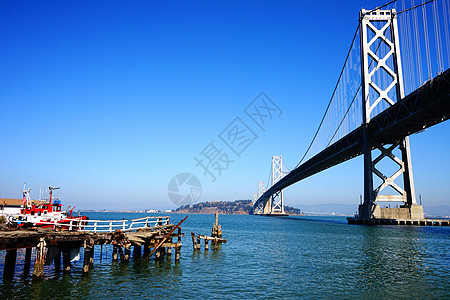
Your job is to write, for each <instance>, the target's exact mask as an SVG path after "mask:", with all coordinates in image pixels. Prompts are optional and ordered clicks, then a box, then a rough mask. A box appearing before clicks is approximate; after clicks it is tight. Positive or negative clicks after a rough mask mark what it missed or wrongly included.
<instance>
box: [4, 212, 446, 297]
mask: <svg viewBox="0 0 450 300" xmlns="http://www.w3.org/2000/svg"><path fill="white" fill-rule="evenodd" d="M87 215H88V216H89V217H90V218H91V219H122V218H126V219H132V218H138V217H141V216H145V215H148V214H131V213H123V214H118V213H90V214H87ZM171 216H172V222H173V223H177V222H178V221H179V220H181V219H182V218H183V217H184V216H185V215H178V214H172V215H171ZM213 221H214V216H213V215H189V218H188V219H187V220H186V221H185V223H184V224H183V232H184V233H185V235H186V236H185V237H184V238H183V248H182V251H181V259H180V262H179V263H175V261H174V260H173V259H174V255H172V259H164V260H161V261H154V260H153V259H151V260H150V261H147V262H144V261H141V260H137V261H135V260H133V259H131V260H130V262H128V263H120V262H118V263H113V262H112V261H111V258H110V257H111V253H112V248H111V247H103V253H102V254H103V258H102V260H100V257H99V256H100V247H97V248H96V249H95V263H94V269H93V271H92V272H91V274H90V276H89V277H86V278H83V277H82V276H81V267H82V260H81V261H79V262H77V263H76V264H75V265H74V266H73V268H72V273H71V274H69V275H63V274H55V272H54V271H53V266H50V267H48V268H47V269H46V275H45V276H46V278H45V280H44V281H43V282H40V283H32V282H31V277H30V275H28V276H23V275H22V266H21V265H20V264H21V263H20V262H18V264H17V267H16V276H15V278H14V279H13V280H12V281H10V282H3V283H1V284H0V298H10V299H12V298H56V297H58V298H59V297H62V298H74V299H75V298H77V299H78V298H82V299H94V298H105V297H108V298H122V299H129V298H142V297H158V298H175V299H178V298H180V299H186V298H204V299H209V298H221V299H222V298H224V299H235V298H244V297H246V298H265V299H273V298H330V297H335V298H346V299H356V298H372V299H380V298H400V299H406V298H419V299H420V298H422V299H423V298H427V299H428V298H440V299H445V298H446V299H450V253H449V249H450V228H448V227H407V226H405V227H390V226H373V227H366V226H356V225H347V224H346V221H345V218H343V217H285V218H273V217H262V216H234V215H221V216H220V217H219V223H220V224H221V225H222V231H223V236H224V238H226V239H227V240H228V243H227V244H224V245H223V246H222V249H221V250H220V251H217V252H214V251H212V250H210V251H209V252H206V253H205V251H204V248H203V244H202V250H201V251H200V252H198V251H197V252H194V251H193V250H192V242H191V238H190V233H191V232H195V233H199V234H207V235H210V234H211V228H212V224H213ZM21 255H23V253H19V254H18V256H19V259H18V260H20V257H21ZM3 257H4V251H2V253H1V257H0V263H1V264H2V265H1V272H3V261H4V259H3ZM0 275H1V276H2V275H3V274H0Z"/></svg>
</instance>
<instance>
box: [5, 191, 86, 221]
mask: <svg viewBox="0 0 450 300" xmlns="http://www.w3.org/2000/svg"><path fill="white" fill-rule="evenodd" d="M57 189H59V187H58V188H52V187H49V194H50V198H49V201H48V202H44V203H40V204H36V203H32V202H31V200H30V191H31V189H28V190H26V189H25V184H24V189H23V200H22V207H21V209H20V213H18V214H14V215H10V216H9V221H10V222H13V223H16V224H17V225H19V226H30V225H31V226H39V227H55V226H58V227H62V228H63V229H74V230H77V229H82V228H83V227H84V226H83V225H84V224H85V223H86V222H83V221H87V220H89V218H88V217H86V216H72V211H73V210H74V208H75V207H73V208H72V209H71V210H70V211H65V210H63V209H62V204H61V201H60V200H59V199H56V200H55V201H53V203H52V196H53V191H54V190H57Z"/></svg>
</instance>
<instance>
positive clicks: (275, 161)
mask: <svg viewBox="0 0 450 300" xmlns="http://www.w3.org/2000/svg"><path fill="white" fill-rule="evenodd" d="M282 168H283V159H282V157H281V156H280V155H275V156H272V186H273V185H274V184H275V183H277V182H278V181H279V180H280V179H281V178H282V177H283V171H282ZM264 202H265V205H264V214H284V203H283V190H280V191H278V192H276V193H275V194H273V195H272V196H270V198H269V199H267V200H266V201H264Z"/></svg>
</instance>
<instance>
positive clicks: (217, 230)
mask: <svg viewBox="0 0 450 300" xmlns="http://www.w3.org/2000/svg"><path fill="white" fill-rule="evenodd" d="M191 237H192V246H193V248H194V251H195V250H200V248H201V243H200V241H201V240H204V243H205V251H208V249H209V241H211V246H212V247H213V250H214V251H216V250H219V249H220V246H221V245H222V243H226V242H227V240H225V239H222V226H220V225H219V214H218V213H215V215H214V225H213V228H212V231H211V236H207V235H200V234H197V235H195V233H193V232H191Z"/></svg>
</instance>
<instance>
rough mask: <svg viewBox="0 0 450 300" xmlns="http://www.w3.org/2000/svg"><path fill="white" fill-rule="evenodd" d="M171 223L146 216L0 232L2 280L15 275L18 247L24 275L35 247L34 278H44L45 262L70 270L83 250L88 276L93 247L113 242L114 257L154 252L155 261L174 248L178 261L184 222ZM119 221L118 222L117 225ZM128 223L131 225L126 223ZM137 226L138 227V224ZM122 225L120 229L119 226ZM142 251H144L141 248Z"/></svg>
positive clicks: (144, 255)
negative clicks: (66, 227) (73, 227)
mask: <svg viewBox="0 0 450 300" xmlns="http://www.w3.org/2000/svg"><path fill="white" fill-rule="evenodd" d="M186 218H187V217H185V218H184V219H183V220H182V221H180V222H179V223H178V224H177V225H175V224H171V223H170V217H146V218H141V219H135V220H131V223H130V224H126V223H127V222H128V221H127V220H120V221H91V220H89V221H88V222H90V223H86V224H84V225H85V226H84V227H83V228H78V230H64V228H61V227H59V228H58V227H55V228H42V227H34V228H33V227H31V228H24V229H17V230H3V231H0V250H4V251H6V255H5V263H4V270H3V279H4V280H8V279H11V278H13V277H14V272H15V267H16V257H17V250H18V249H25V258H24V270H23V272H24V274H29V271H30V268H31V259H32V248H35V249H36V250H35V261H34V267H33V276H32V278H33V280H41V279H43V277H44V265H49V264H51V263H53V265H54V268H55V271H56V272H59V271H60V270H61V261H62V266H63V272H65V273H70V271H71V262H70V260H71V256H73V253H74V252H77V251H79V250H80V248H83V249H84V260H83V268H82V270H83V271H82V272H83V276H87V275H88V274H89V271H90V270H91V269H92V267H93V263H94V247H95V245H100V246H101V249H103V247H102V246H103V245H108V244H110V245H113V251H112V260H113V261H119V260H120V261H121V262H127V261H128V260H129V259H130V256H131V253H132V254H133V257H134V258H135V259H143V260H148V259H149V258H150V257H151V256H152V255H153V254H155V260H158V259H161V258H162V257H164V256H166V255H167V256H170V255H171V254H172V249H174V251H175V261H179V259H180V250H181V246H182V243H181V237H182V236H183V235H184V234H183V233H182V232H181V229H182V228H181V227H180V225H181V223H183V221H184V220H186ZM117 224H119V225H117ZM127 225H128V226H127ZM136 225H137V226H136ZM117 227H120V228H117ZM142 250H143V251H142Z"/></svg>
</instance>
